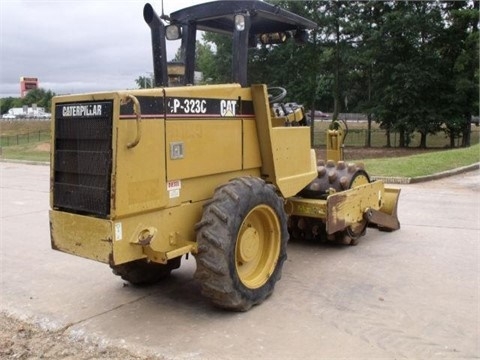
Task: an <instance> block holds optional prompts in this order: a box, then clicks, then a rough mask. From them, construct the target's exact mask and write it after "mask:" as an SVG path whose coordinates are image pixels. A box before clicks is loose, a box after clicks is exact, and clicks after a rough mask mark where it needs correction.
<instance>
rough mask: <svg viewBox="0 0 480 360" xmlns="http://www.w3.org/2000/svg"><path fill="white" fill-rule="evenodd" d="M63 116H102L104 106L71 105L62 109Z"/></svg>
mask: <svg viewBox="0 0 480 360" xmlns="http://www.w3.org/2000/svg"><path fill="white" fill-rule="evenodd" d="M62 115H63V116H65V117H68V116H101V115H102V105H100V104H89V105H69V106H64V107H63V108H62Z"/></svg>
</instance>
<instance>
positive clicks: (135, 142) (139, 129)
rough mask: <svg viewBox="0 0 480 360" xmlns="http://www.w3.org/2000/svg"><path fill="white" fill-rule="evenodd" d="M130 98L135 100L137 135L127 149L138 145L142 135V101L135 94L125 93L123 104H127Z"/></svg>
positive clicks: (134, 110)
mask: <svg viewBox="0 0 480 360" xmlns="http://www.w3.org/2000/svg"><path fill="white" fill-rule="evenodd" d="M130 100H131V101H133V112H134V113H135V115H136V117H137V135H136V136H135V140H133V141H132V142H129V143H128V144H127V149H132V148H134V147H135V146H137V145H138V143H139V142H140V138H141V136H142V127H141V120H142V111H141V108H140V102H139V101H138V99H137V98H136V97H135V96H133V95H131V94H127V95H125V97H124V98H122V100H121V103H122V105H125V104H128V103H129V102H130Z"/></svg>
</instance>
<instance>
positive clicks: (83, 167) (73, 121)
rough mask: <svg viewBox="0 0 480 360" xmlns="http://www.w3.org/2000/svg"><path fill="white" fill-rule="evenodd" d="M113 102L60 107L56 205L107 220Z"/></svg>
mask: <svg viewBox="0 0 480 360" xmlns="http://www.w3.org/2000/svg"><path fill="white" fill-rule="evenodd" d="M112 109H113V105H112V102H111V101H102V102H83V103H74V104H72V103H68V104H67V103H66V104H57V105H56V107H55V159H54V161H55V165H54V166H55V171H54V184H53V203H54V206H55V207H56V208H58V209H60V210H65V211H70V212H75V213H80V214H93V215H99V216H102V217H106V216H108V215H109V214H110V178H111V172H112V123H113V121H112V117H113V115H112V114H113V111H112Z"/></svg>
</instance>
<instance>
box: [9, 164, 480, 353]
mask: <svg viewBox="0 0 480 360" xmlns="http://www.w3.org/2000/svg"><path fill="white" fill-rule="evenodd" d="M398 186H399V187H401V189H402V192H401V194H400V203H399V217H400V222H401V226H402V228H401V230H400V231H397V232H393V233H383V232H378V231H377V230H375V229H369V230H368V231H367V235H366V237H364V238H363V239H362V240H361V241H360V244H359V245H358V246H356V247H337V246H328V245H325V244H311V243H302V242H291V243H290V244H289V247H288V256H289V257H288V260H287V261H286V263H285V267H284V271H283V277H282V280H281V281H280V282H279V283H278V284H277V287H276V290H275V292H274V294H273V295H272V297H271V298H270V299H268V300H267V301H266V302H265V303H263V304H262V305H260V306H257V307H255V308H253V309H252V310H251V311H249V312H247V313H229V312H224V311H220V310H217V309H215V308H213V307H212V306H210V304H209V303H208V302H207V301H206V300H205V299H203V297H202V296H201V294H200V289H199V286H198V284H197V283H196V282H195V281H194V280H193V273H194V271H195V261H194V259H193V258H190V259H189V260H188V261H185V260H184V261H183V263H182V267H181V268H180V269H179V270H177V271H175V272H174V273H173V274H172V277H171V278H170V279H168V280H167V281H165V282H163V283H161V284H159V285H157V286H154V287H151V288H141V289H139V288H134V287H131V286H125V284H124V282H123V281H122V280H121V279H119V278H117V277H115V276H114V275H113V274H112V273H111V271H110V269H109V267H108V266H107V265H104V264H100V263H96V262H93V261H90V260H86V259H82V258H77V257H74V256H71V255H67V254H63V253H59V252H56V251H53V250H51V249H50V237H49V229H48V213H47V211H48V198H49V168H48V167H47V166H35V165H25V164H15V163H0V188H1V198H0V200H1V210H0V211H1V213H0V218H1V232H0V261H1V269H0V270H1V277H0V290H1V295H0V311H3V312H6V313H8V314H11V315H14V316H17V317H19V318H22V319H26V320H28V321H31V322H35V323H38V324H40V325H41V326H42V327H44V328H46V329H55V330H57V329H65V331H66V332H67V333H68V334H69V335H70V336H71V337H72V338H82V339H85V338H86V339H87V340H89V341H95V342H100V343H105V344H109V345H114V346H121V347H127V348H128V349H130V350H132V351H134V352H137V353H140V354H155V355H157V356H163V357H165V358H167V359H245V358H263V359H319V358H334V359H337V358H343V359H345V358H348V359H359V358H363V359H372V358H390V359H393V358H401V357H405V358H415V359H430V358H476V357H479V356H480V344H479V340H478V333H479V324H480V314H479V311H480V310H479V306H478V304H479V303H480V295H479V291H480V290H479V289H480V280H479V273H480V272H479V270H480V268H479V261H480V260H479V259H480V171H479V170H475V171H473V172H468V173H465V174H461V175H457V176H454V177H449V178H444V179H441V180H437V181H432V182H426V183H420V184H409V185H398Z"/></svg>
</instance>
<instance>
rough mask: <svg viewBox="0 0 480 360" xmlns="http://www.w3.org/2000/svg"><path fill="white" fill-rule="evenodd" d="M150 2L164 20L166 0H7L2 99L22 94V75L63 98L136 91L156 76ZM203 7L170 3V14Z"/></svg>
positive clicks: (0, 8)
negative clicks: (147, 13)
mask: <svg viewBox="0 0 480 360" xmlns="http://www.w3.org/2000/svg"><path fill="white" fill-rule="evenodd" d="M147 2H150V3H151V5H152V6H153V8H154V9H155V11H156V12H157V14H161V11H162V10H161V9H162V2H161V0H117V1H111V0H1V1H0V98H3V97H8V96H13V97H19V96H20V77H21V76H26V77H36V78H38V80H39V87H41V88H43V89H45V90H52V91H53V92H55V93H56V94H58V95H60V94H70V93H84V92H96V91H110V90H122V89H132V88H136V87H137V86H136V84H135V79H136V78H138V77H139V76H151V73H152V72H153V65H152V64H153V60H152V50H151V37H150V28H149V27H148V25H147V24H146V23H145V21H144V20H143V6H144V5H145V4H146V3H147ZM201 2H202V1H201V0H164V8H165V14H169V13H171V12H173V11H176V10H178V9H181V8H184V7H187V6H191V5H194V4H198V3H201ZM178 46H179V42H175V43H170V42H168V41H167V53H168V55H167V57H168V58H169V59H170V58H172V57H173V56H174V55H175V52H176V49H177V48H178Z"/></svg>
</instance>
